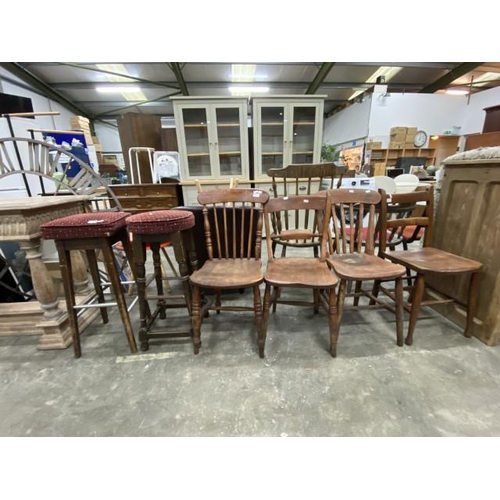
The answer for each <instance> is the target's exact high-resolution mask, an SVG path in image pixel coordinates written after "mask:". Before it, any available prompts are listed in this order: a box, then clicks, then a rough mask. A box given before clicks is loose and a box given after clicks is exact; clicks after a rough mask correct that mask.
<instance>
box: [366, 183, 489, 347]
mask: <svg viewBox="0 0 500 500" xmlns="http://www.w3.org/2000/svg"><path fill="white" fill-rule="evenodd" d="M381 195H382V200H381V205H380V219H381V225H380V227H381V230H380V246H379V256H380V257H381V258H384V259H388V260H389V261H391V262H394V263H396V264H399V265H401V266H404V267H405V268H406V269H409V270H411V271H413V272H414V273H416V276H415V278H414V282H413V284H412V287H411V291H410V300H409V301H407V302H406V303H405V308H406V310H407V311H408V312H409V313H410V321H409V325H408V334H407V336H406V339H405V342H406V344H408V345H411V344H412V342H413V333H414V330H415V326H416V323H417V318H418V314H419V311H420V308H421V306H423V305H432V304H440V303H450V302H457V299H456V298H453V297H452V296H450V295H447V294H441V295H444V296H440V297H435V298H433V297H431V298H429V299H425V298H424V291H425V290H426V289H427V290H433V287H431V283H430V279H429V278H428V277H429V276H434V277H435V279H438V280H439V281H441V280H442V279H443V278H447V277H450V276H453V277H457V276H459V277H461V278H464V277H467V278H468V285H467V287H466V289H467V291H466V299H465V300H464V301H460V300H458V302H459V303H460V304H461V305H462V306H465V307H466V310H467V319H466V323H465V331H464V335H465V336H466V337H470V336H471V335H472V326H473V320H474V315H475V310H476V301H477V295H478V286H479V271H480V270H481V267H482V264H481V263H480V262H477V261H474V260H471V259H468V258H465V257H461V256H460V255H455V254H453V253H450V252H446V251H444V250H441V249H439V248H435V247H432V246H431V242H432V238H433V223H434V189H433V186H429V189H427V190H424V191H415V192H413V193H399V194H392V195H390V196H387V195H386V194H385V192H384V191H383V190H381ZM413 203H425V211H424V213H423V214H422V215H420V216H418V217H414V216H411V215H410V216H405V217H401V216H400V217H393V218H391V217H390V216H389V212H390V209H389V208H388V207H389V205H393V206H398V205H405V204H413ZM450 223H451V221H450ZM407 226H417V227H422V228H424V237H423V246H422V247H419V248H410V249H408V250H397V251H388V248H387V234H388V232H391V231H392V230H394V229H396V228H404V227H407ZM436 277H438V278H436ZM379 288H381V289H383V290H384V291H386V292H387V290H386V289H385V288H383V285H381V284H380V283H379V282H378V281H376V283H375V287H374V294H375V295H377V293H378V290H379ZM434 291H435V289H434ZM450 291H451V292H452V294H453V292H455V290H453V288H452V289H451V290H450Z"/></svg>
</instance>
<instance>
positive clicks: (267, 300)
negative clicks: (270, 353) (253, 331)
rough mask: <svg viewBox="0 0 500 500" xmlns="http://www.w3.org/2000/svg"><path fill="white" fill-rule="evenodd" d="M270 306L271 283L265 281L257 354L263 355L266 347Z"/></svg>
mask: <svg viewBox="0 0 500 500" xmlns="http://www.w3.org/2000/svg"><path fill="white" fill-rule="evenodd" d="M270 308H271V285H269V284H267V283H266V289H265V290H264V307H263V310H262V325H261V330H260V336H259V356H260V357H261V358H263V357H264V349H265V347H266V338H267V325H268V323H269V309H270Z"/></svg>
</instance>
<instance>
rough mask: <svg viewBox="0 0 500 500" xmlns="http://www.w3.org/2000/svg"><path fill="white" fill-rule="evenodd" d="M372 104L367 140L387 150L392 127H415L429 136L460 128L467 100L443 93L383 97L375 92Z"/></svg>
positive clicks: (392, 94) (381, 93)
mask: <svg viewBox="0 0 500 500" xmlns="http://www.w3.org/2000/svg"><path fill="white" fill-rule="evenodd" d="M371 105H372V108H371V113H370V123H369V136H368V139H372V140H373V141H382V147H387V146H388V145H389V137H390V136H389V134H390V129H391V127H398V126H402V127H417V128H418V129H419V130H424V131H425V132H427V135H428V136H429V137H430V136H431V135H433V134H444V133H446V131H449V130H452V129H453V128H454V127H461V126H462V124H463V121H464V116H465V111H466V105H467V101H466V99H465V98H464V97H463V96H452V95H445V94H406V93H405V94H401V93H399V94H396V93H391V94H390V97H389V96H387V97H384V93H383V92H374V93H373V98H372V102H371ZM459 133H462V131H461V130H460V132H459Z"/></svg>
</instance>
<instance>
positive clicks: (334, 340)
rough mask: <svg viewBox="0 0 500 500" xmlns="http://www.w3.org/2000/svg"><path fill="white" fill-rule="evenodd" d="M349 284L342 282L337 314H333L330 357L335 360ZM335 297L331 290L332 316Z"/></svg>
mask: <svg viewBox="0 0 500 500" xmlns="http://www.w3.org/2000/svg"><path fill="white" fill-rule="evenodd" d="M346 287H347V282H346V280H340V286H339V294H338V296H337V298H336V299H337V303H336V304H335V306H334V308H333V310H334V311H335V310H336V313H334V314H333V317H332V324H331V325H330V355H331V356H332V357H333V358H335V357H337V344H338V340H339V334H340V323H341V322H342V314H343V312H344V302H345V294H346ZM334 298H335V295H333V296H332V290H330V315H331V309H332V300H333V299H334Z"/></svg>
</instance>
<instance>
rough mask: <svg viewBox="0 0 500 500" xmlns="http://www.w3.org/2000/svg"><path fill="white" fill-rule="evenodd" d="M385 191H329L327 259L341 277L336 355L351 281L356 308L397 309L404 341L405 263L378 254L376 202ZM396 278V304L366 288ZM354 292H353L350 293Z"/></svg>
mask: <svg viewBox="0 0 500 500" xmlns="http://www.w3.org/2000/svg"><path fill="white" fill-rule="evenodd" d="M380 199H381V195H380V194H379V193H378V192H377V191H365V190H362V189H335V190H332V191H328V195H327V199H326V201H327V203H326V219H325V234H326V233H328V231H329V233H328V234H329V242H330V243H329V257H328V258H327V262H328V264H329V266H330V267H331V269H333V271H335V274H336V275H337V276H338V277H339V278H340V286H339V291H338V298H337V308H338V313H337V315H335V316H334V319H335V321H336V324H335V325H334V331H333V334H332V338H333V341H332V348H331V355H332V356H336V353H337V342H338V336H339V330H340V323H341V320H342V315H343V311H344V303H345V298H346V295H347V293H346V292H347V284H348V283H349V282H354V283H355V284H356V286H355V292H354V294H353V295H354V301H353V305H352V306H350V307H354V308H365V307H374V306H379V307H384V308H386V309H389V310H390V311H393V312H395V313H396V339H397V344H398V346H402V345H403V283H402V276H403V274H404V273H405V268H404V267H403V266H400V265H397V264H392V263H391V262H388V261H386V260H384V259H382V258H380V257H377V256H376V255H374V246H375V245H374V240H375V220H376V211H375V208H376V206H377V205H378V204H379V203H380ZM373 280H376V281H377V282H385V281H394V282H395V294H393V296H392V298H393V299H394V300H395V307H394V305H393V303H392V302H391V301H381V300H379V299H378V298H377V297H374V296H373V294H372V292H371V288H370V290H368V289H367V288H363V286H362V285H363V282H367V281H369V282H372V281H373ZM349 295H351V294H349ZM362 296H365V297H368V298H369V299H370V303H369V304H368V305H362V304H360V303H359V298H360V297H362Z"/></svg>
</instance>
